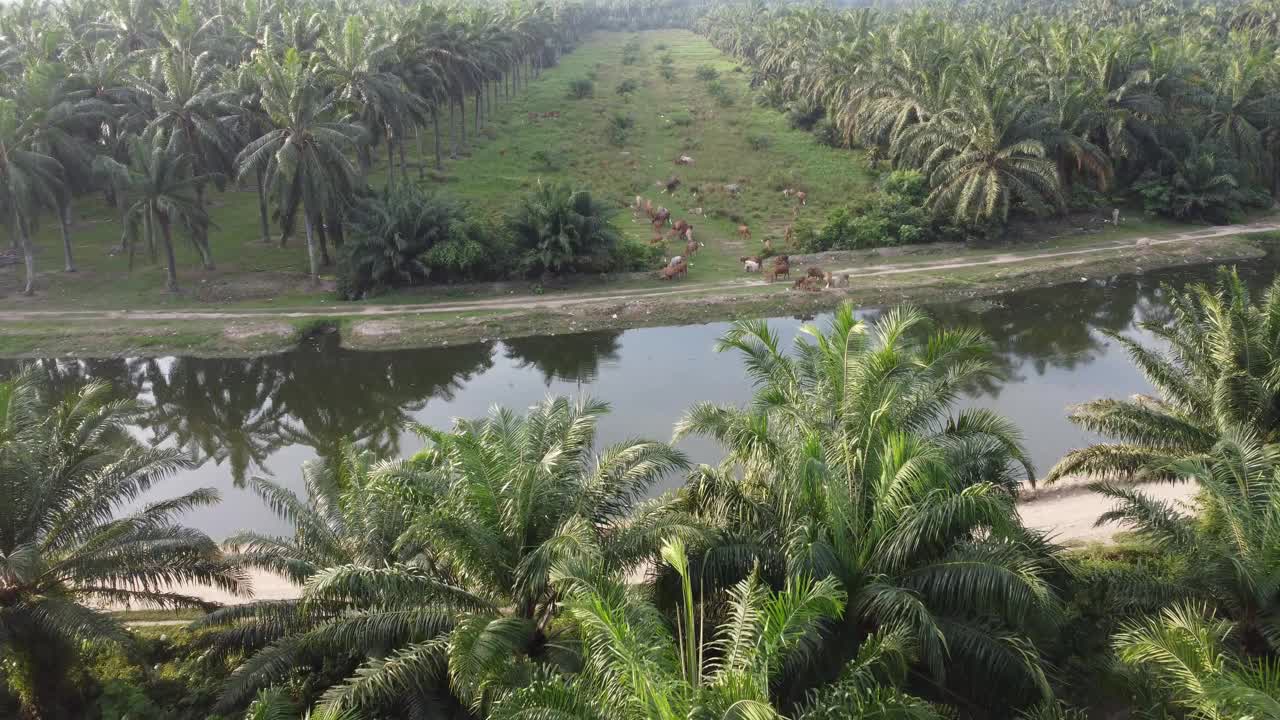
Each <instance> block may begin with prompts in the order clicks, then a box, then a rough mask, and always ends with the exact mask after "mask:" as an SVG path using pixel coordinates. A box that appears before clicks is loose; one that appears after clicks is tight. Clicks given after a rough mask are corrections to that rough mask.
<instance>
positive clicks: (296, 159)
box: [0, 0, 659, 293]
mask: <svg viewBox="0 0 1280 720" xmlns="http://www.w3.org/2000/svg"><path fill="white" fill-rule="evenodd" d="M651 9H653V10H654V11H655V12H657V11H658V10H659V8H657V6H654V7H653V8H651ZM627 12H630V10H628V9H627V8H626V7H625V6H623V5H619V6H617V7H612V6H599V7H596V6H592V7H589V8H588V7H584V6H580V5H572V4H569V5H560V4H556V5H547V4H537V5H527V6H526V5H522V4H510V5H496V4H495V5H484V6H462V5H447V4H427V3H419V4H414V5H395V6H377V7H375V6H372V5H365V4H358V3H337V4H334V3H291V2H274V3H273V2H259V1H258V0H246V1H245V2H243V3H239V4H226V3H208V2H200V0H196V2H186V1H184V2H182V3H181V4H179V5H177V6H176V7H175V6H164V5H162V4H160V3H157V2H155V1H154V0H109V1H104V0H83V1H82V0H73V1H72V2H69V3H65V4H59V5H50V4H45V3H38V2H33V1H29V2H24V3H19V4H15V5H9V6H7V7H6V8H4V9H3V12H2V13H0V44H2V45H3V47H4V50H3V52H0V206H2V207H3V209H4V213H5V220H6V225H7V226H8V227H9V228H10V232H11V235H12V238H13V246H14V248H15V249H19V250H20V251H21V253H22V254H23V256H24V258H25V262H26V278H27V279H26V292H27V293H30V292H31V291H32V289H33V280H34V276H35V268H34V262H35V256H34V252H33V247H32V241H31V237H32V233H33V232H34V231H35V229H36V226H37V225H38V223H40V222H42V221H46V220H52V221H53V222H57V223H59V224H60V226H61V230H62V239H63V253H64V264H65V270H66V271H68V272H70V271H73V270H74V269H75V261H74V254H75V242H74V238H73V237H72V234H73V233H72V230H73V227H74V225H75V222H74V219H73V218H74V212H73V206H74V204H75V202H76V201H77V198H81V197H82V196H83V195H85V194H86V193H91V192H100V193H103V194H104V196H105V197H106V198H107V199H108V202H109V203H110V204H112V205H113V206H115V207H116V208H118V210H119V220H120V224H121V228H120V231H121V244H122V249H123V250H124V251H126V252H127V253H128V254H129V257H130V263H131V265H132V260H133V256H134V253H135V252H136V251H138V250H141V249H145V251H146V252H149V253H150V254H151V256H152V258H153V259H154V258H155V257H156V256H157V254H158V253H160V252H161V251H163V253H164V255H165V260H166V263H167V265H168V284H169V286H170V288H173V287H175V286H176V269H175V266H174V254H173V244H174V243H175V242H178V241H179V240H180V239H181V238H183V237H185V238H188V239H189V240H190V242H191V243H192V244H193V246H194V248H195V249H196V250H197V251H198V254H199V256H200V258H201V262H202V263H203V265H204V266H205V267H206V268H211V267H213V265H214V261H215V253H216V250H217V249H216V248H214V247H212V246H211V243H210V242H209V227H210V224H211V222H212V219H211V218H210V212H209V210H210V207H211V200H210V197H209V195H210V193H211V192H212V191H214V190H215V189H223V188H226V187H227V186H228V185H230V184H238V185H242V186H252V187H254V188H255V189H256V191H257V194H258V207H259V215H260V218H259V220H260V226H261V235H262V240H263V241H264V242H266V241H269V240H270V238H271V235H272V233H273V229H278V230H279V232H280V239H281V242H283V241H284V240H285V239H286V238H287V237H288V236H289V235H291V234H293V233H294V232H295V231H296V232H298V233H300V234H302V235H304V236H305V238H306V248H307V253H308V256H309V261H310V269H311V274H312V276H313V277H315V276H316V275H317V274H318V272H319V267H320V266H321V265H324V264H327V263H328V262H329V261H330V246H331V245H341V244H342V242H343V232H344V223H345V222H346V221H347V218H346V215H347V213H348V211H349V208H350V205H351V203H352V201H353V199H354V198H355V196H356V195H357V194H360V193H362V192H363V191H364V189H365V188H366V186H367V185H368V183H369V182H370V181H371V178H370V173H371V170H372V168H373V165H374V163H375V155H376V154H379V153H385V157H386V161H385V166H386V179H385V184H386V186H387V187H388V188H392V187H394V186H396V185H397V183H400V182H402V181H403V180H407V179H408V178H409V171H410V163H409V161H408V153H407V149H406V146H407V145H410V144H414V143H416V144H417V156H418V157H420V158H425V157H426V156H428V155H431V156H433V157H434V162H435V164H436V166H437V167H439V166H440V164H441V163H442V160H443V156H444V155H445V154H446V153H447V154H449V155H451V156H457V155H458V154H459V153H461V152H464V151H465V149H466V147H467V145H468V142H469V141H468V133H469V132H471V133H475V132H479V131H480V130H481V129H482V128H484V127H485V126H486V125H487V123H488V122H489V121H490V119H491V117H492V114H493V113H494V112H495V109H496V108H497V107H498V105H499V104H500V103H502V102H503V100H504V99H506V98H508V97H510V96H511V95H512V94H513V93H516V92H519V91H520V89H521V88H522V87H523V86H524V85H525V84H527V83H528V82H530V81H531V79H532V78H533V77H535V76H536V75H537V74H538V73H539V71H540V69H541V68H543V67H545V66H547V65H550V64H554V63H555V62H556V60H557V57H558V56H559V55H560V54H561V53H562V52H564V51H566V50H568V49H570V48H571V47H572V46H573V44H574V43H575V42H576V40H577V38H578V37H579V36H580V35H581V34H582V33H583V32H585V31H586V30H588V29H590V28H591V27H593V26H594V25H595V24H597V23H599V22H600V21H601V20H602V19H604V18H606V17H612V16H614V15H623V14H625V13H627ZM428 147H429V148H430V150H428V149H427V148H428ZM425 164H426V161H425V159H424V161H423V162H422V163H419V164H418V177H419V179H421V177H422V176H423V174H424V172H425V167H424V165H425Z"/></svg>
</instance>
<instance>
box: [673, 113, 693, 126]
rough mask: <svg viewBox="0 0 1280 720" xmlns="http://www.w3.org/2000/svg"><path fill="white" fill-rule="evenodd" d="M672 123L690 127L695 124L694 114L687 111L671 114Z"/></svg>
mask: <svg viewBox="0 0 1280 720" xmlns="http://www.w3.org/2000/svg"><path fill="white" fill-rule="evenodd" d="M670 120H671V124H672V125H675V126H676V127H689V126H690V125H692V124H693V116H692V115H690V114H689V113H687V112H685V111H683V110H682V111H680V112H678V113H672V114H671V116H670Z"/></svg>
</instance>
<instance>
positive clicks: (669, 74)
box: [658, 65, 676, 82]
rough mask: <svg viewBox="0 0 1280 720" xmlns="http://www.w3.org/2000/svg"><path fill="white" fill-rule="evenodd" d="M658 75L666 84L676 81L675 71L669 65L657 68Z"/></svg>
mask: <svg viewBox="0 0 1280 720" xmlns="http://www.w3.org/2000/svg"><path fill="white" fill-rule="evenodd" d="M658 74H659V75H661V76H662V79H663V80H666V81H668V82H670V81H671V80H675V79H676V69H675V68H674V67H671V66H670V65H663V66H662V67H660V68H658Z"/></svg>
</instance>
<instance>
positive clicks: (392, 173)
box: [386, 131, 396, 192]
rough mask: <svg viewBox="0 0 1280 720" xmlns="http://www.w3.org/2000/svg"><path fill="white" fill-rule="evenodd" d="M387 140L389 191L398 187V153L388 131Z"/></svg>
mask: <svg viewBox="0 0 1280 720" xmlns="http://www.w3.org/2000/svg"><path fill="white" fill-rule="evenodd" d="M386 140H387V192H391V191H392V190H394V189H395V187H396V155H395V148H393V147H391V132H390V131H388V132H387V133H386Z"/></svg>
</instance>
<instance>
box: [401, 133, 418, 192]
mask: <svg viewBox="0 0 1280 720" xmlns="http://www.w3.org/2000/svg"><path fill="white" fill-rule="evenodd" d="M396 150H398V151H399V155H400V180H401V182H403V181H404V180H405V179H406V178H408V177H409V160H408V159H407V158H406V157H405V150H404V141H403V140H401V141H400V142H397V143H396ZM419 154H421V153H419Z"/></svg>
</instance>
